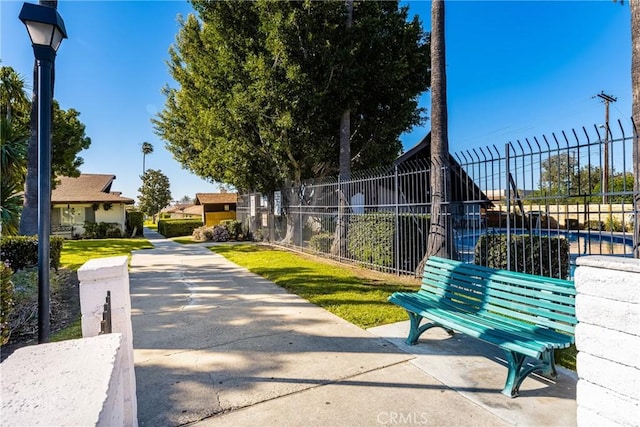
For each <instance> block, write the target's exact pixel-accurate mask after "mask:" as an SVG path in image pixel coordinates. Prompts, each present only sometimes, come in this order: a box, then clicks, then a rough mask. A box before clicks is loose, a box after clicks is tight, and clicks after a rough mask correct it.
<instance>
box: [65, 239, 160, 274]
mask: <svg viewBox="0 0 640 427" xmlns="http://www.w3.org/2000/svg"><path fill="white" fill-rule="evenodd" d="M151 248H153V245H151V243H149V241H148V240H147V239H140V238H137V239H89V240H67V241H65V242H64V246H63V247H62V255H61V257H60V265H61V266H62V267H64V268H68V269H70V270H74V271H75V270H77V269H78V268H80V267H81V266H82V264H84V263H85V262H87V261H89V260H90V259H92V258H106V257H113V256H120V255H129V254H131V251H134V250H138V249H151Z"/></svg>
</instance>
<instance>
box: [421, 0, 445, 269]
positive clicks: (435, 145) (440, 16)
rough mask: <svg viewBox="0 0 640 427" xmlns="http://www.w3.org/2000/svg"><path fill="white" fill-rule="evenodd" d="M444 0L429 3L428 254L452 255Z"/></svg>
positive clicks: (426, 256)
mask: <svg viewBox="0 0 640 427" xmlns="http://www.w3.org/2000/svg"><path fill="white" fill-rule="evenodd" d="M445 65H446V61H445V43H444V0H434V1H433V2H432V3H431V173H430V176H431V178H430V180H431V225H430V228H429V235H428V237H427V253H426V254H425V258H424V260H423V262H422V263H420V267H419V268H420V269H421V268H422V266H424V261H425V260H426V259H427V258H428V257H430V256H433V255H435V256H441V257H444V258H452V255H453V251H452V248H451V245H450V244H449V242H450V239H449V236H448V233H449V232H450V231H451V230H449V227H448V215H447V210H448V203H447V202H448V201H449V194H447V193H446V191H447V190H448V189H450V188H451V186H450V185H449V182H448V181H450V175H449V136H448V128H447V75H446V69H445Z"/></svg>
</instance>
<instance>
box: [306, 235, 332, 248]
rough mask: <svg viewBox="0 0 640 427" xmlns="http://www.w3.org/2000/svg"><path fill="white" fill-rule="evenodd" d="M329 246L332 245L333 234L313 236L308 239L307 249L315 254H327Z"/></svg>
mask: <svg viewBox="0 0 640 427" xmlns="http://www.w3.org/2000/svg"><path fill="white" fill-rule="evenodd" d="M331 245H333V234H331V233H320V234H315V235H313V236H311V239H309V249H312V250H314V251H316V252H324V253H329V252H331Z"/></svg>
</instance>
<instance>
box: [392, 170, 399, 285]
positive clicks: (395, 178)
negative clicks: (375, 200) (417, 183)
mask: <svg viewBox="0 0 640 427" xmlns="http://www.w3.org/2000/svg"><path fill="white" fill-rule="evenodd" d="M393 181H394V187H395V197H394V199H395V200H394V203H395V205H396V209H395V210H396V242H395V249H396V276H399V275H400V186H399V185H398V165H395V166H394V168H393Z"/></svg>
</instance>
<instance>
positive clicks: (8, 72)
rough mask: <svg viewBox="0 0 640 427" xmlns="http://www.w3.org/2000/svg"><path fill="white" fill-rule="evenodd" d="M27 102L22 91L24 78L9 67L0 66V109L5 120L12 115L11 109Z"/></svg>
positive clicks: (9, 118)
mask: <svg viewBox="0 0 640 427" xmlns="http://www.w3.org/2000/svg"><path fill="white" fill-rule="evenodd" d="M28 102H29V100H28V99H27V96H26V95H25V93H24V79H23V78H22V77H21V76H20V75H19V74H18V73H16V72H15V70H14V69H13V68H11V67H1V68H0V103H1V105H0V111H1V112H2V116H3V117H6V118H7V120H11V119H12V117H13V109H14V108H15V106H19V105H21V104H23V105H26V104H27V103H28Z"/></svg>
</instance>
